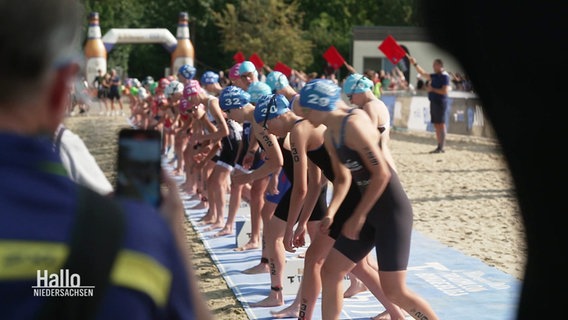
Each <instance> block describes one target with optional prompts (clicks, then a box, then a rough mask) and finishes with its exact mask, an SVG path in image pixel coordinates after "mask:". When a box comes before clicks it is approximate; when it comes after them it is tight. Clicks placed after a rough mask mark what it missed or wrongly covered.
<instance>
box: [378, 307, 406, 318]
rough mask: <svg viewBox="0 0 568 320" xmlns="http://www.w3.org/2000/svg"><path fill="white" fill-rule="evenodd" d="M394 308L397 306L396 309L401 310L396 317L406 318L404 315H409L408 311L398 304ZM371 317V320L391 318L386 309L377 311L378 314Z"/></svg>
mask: <svg viewBox="0 0 568 320" xmlns="http://www.w3.org/2000/svg"><path fill="white" fill-rule="evenodd" d="M396 308H398V311H400V312H401V313H400V317H401V318H398V319H400V320H404V319H406V316H409V314H408V312H406V311H404V310H403V309H402V308H400V307H398V306H397V307H396ZM371 319H373V320H391V319H393V318H392V317H391V315H390V313H389V312H388V311H387V310H385V311H383V312H381V313H379V314H378V315H376V316H374V317H373V318H371ZM395 320H397V319H395Z"/></svg>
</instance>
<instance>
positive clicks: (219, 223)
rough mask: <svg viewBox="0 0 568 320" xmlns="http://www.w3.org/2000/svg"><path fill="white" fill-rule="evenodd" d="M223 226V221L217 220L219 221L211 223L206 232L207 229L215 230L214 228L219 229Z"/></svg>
mask: <svg viewBox="0 0 568 320" xmlns="http://www.w3.org/2000/svg"><path fill="white" fill-rule="evenodd" d="M222 227H223V223H222V222H217V223H213V224H212V225H210V226H209V227H207V228H205V230H203V231H205V232H207V231H213V230H217V229H220V228H222Z"/></svg>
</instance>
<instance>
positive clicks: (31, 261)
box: [0, 0, 212, 320]
mask: <svg viewBox="0 0 568 320" xmlns="http://www.w3.org/2000/svg"><path fill="white" fill-rule="evenodd" d="M0 16H1V17H2V19H0V25H1V27H0V30H18V32H3V31H0V33H2V36H0V82H2V84H3V85H5V86H7V83H9V86H10V90H2V91H0V144H1V145H2V151H1V156H0V175H1V176H2V179H0V212H2V214H1V215H0V252H2V254H0V255H2V256H3V257H7V256H9V257H10V258H11V259H12V260H10V261H12V262H13V263H10V264H3V267H2V268H1V269H0V297H1V298H0V310H1V313H2V317H3V318H11V319H13V318H21V319H37V318H39V315H40V314H44V315H45V314H46V313H43V312H46V311H47V314H49V310H48V309H45V308H46V306H47V305H49V304H51V303H58V302H57V299H55V298H53V297H43V296H42V297H38V296H34V294H33V292H34V291H33V290H32V286H36V285H37V284H38V281H39V280H38V273H39V272H43V271H45V272H46V273H50V274H52V275H53V273H52V272H55V273H59V272H60V270H58V269H59V268H61V266H65V265H67V264H68V263H69V261H68V259H67V258H68V254H69V252H71V255H73V253H76V252H78V251H79V252H81V254H83V255H84V256H86V257H88V258H90V259H92V258H94V257H93V256H92V252H93V251H95V250H98V249H101V248H93V247H90V246H88V245H87V246H84V245H81V244H80V243H75V242H73V241H72V240H70V239H74V237H73V236H71V235H73V234H75V232H74V231H75V230H77V227H78V226H77V225H76V223H79V224H80V222H78V221H82V220H78V219H77V218H78V217H84V216H92V215H97V216H102V217H107V216H106V215H105V214H104V213H105V212H108V211H107V210H108V208H109V207H115V208H116V209H117V210H116V212H115V213H116V215H115V216H112V220H111V219H109V218H108V217H107V219H106V220H103V221H101V223H98V224H96V225H93V226H91V225H88V226H85V225H83V226H82V227H83V229H84V228H85V227H90V228H97V230H94V231H93V232H96V234H98V235H101V237H106V236H107V235H108V234H109V232H110V231H111V227H112V226H113V225H114V224H113V223H112V222H113V221H116V220H118V219H120V220H122V221H123V222H124V223H123V224H121V225H120V227H119V230H120V231H121V232H120V239H119V240H120V241H118V243H115V244H116V246H117V248H118V251H117V253H116V257H115V259H113V261H112V262H113V263H112V264H111V266H110V268H111V270H110V273H109V274H107V273H106V272H105V274H104V277H103V278H104V279H102V280H103V281H104V282H105V283H108V285H105V286H103V287H99V286H95V287H94V288H92V290H93V295H92V297H90V298H94V299H97V301H93V300H92V299H91V300H89V297H84V299H83V298H82V297H81V299H72V298H68V297H62V299H63V302H64V303H63V304H58V306H60V307H61V309H59V310H60V311H61V314H65V315H75V316H68V317H61V316H56V317H49V316H46V317H45V318H48V319H63V318H72V319H87V318H92V319H172V318H176V319H191V320H193V319H200V320H201V319H207V320H208V319H212V315H211V312H210V311H209V310H208V307H207V305H206V303H205V300H204V299H203V297H202V296H201V293H200V292H199V288H198V286H197V279H196V277H195V275H194V271H193V269H192V264H191V258H190V257H189V255H188V252H190V251H189V250H190V248H189V246H188V244H187V243H186V242H185V239H184V237H185V230H184V228H183V225H184V219H185V217H184V210H183V204H182V203H181V200H180V199H179V194H178V191H177V186H176V184H175V182H174V181H173V180H172V179H170V178H169V177H168V176H167V175H165V174H164V172H163V171H162V176H161V177H162V179H163V182H164V188H163V191H164V193H163V194H162V202H161V205H160V207H159V209H158V208H155V207H153V206H151V205H149V204H147V203H144V202H142V201H139V200H135V199H127V198H120V199H118V198H109V197H105V196H102V195H100V194H98V193H96V192H94V191H92V190H89V189H86V188H85V187H83V186H81V185H79V184H77V183H75V182H74V181H72V180H71V179H70V178H69V177H68V176H67V175H66V172H65V169H64V168H63V165H62V163H61V159H60V157H59V154H58V153H56V152H54V150H53V135H54V133H55V131H56V129H57V127H58V126H59V124H61V123H62V121H63V119H64V115H65V110H66V102H67V97H68V96H69V90H70V88H69V83H72V80H73V78H74V77H76V76H78V72H79V71H80V66H81V61H80V60H77V57H80V53H79V52H76V51H75V50H76V48H78V47H79V45H80V43H79V40H80V39H79V35H78V32H80V31H81V30H83V28H82V25H83V18H84V16H85V15H84V14H83V12H82V7H81V6H80V5H79V2H77V1H69V0H53V1H35V0H22V1H19V2H18V4H17V5H14V4H13V3H10V2H7V1H1V2H0ZM22 17H26V19H22ZM30 21H33V22H34V23H33V24H30V23H29V22H30ZM22 37H23V38H24V39H27V40H26V41H20V40H18V39H22ZM30 89H33V90H30ZM83 194H87V195H89V198H90V200H91V201H92V202H95V203H97V204H98V205H97V206H95V207H93V208H83V209H81V207H82V206H81V202H80V199H79V196H81V195H83ZM99 207H102V209H97V208H99ZM85 211H86V212H85ZM105 222H108V223H105ZM76 246H78V250H77V247H76ZM4 253H8V255H4ZM94 262H95V263H94V264H90V263H86V264H85V263H83V265H84V268H85V269H86V270H88V271H89V272H87V273H89V274H91V273H94V274H95V275H96V274H99V272H100V270H99V269H95V267H94V265H96V261H94ZM61 270H62V269H61ZM68 271H69V270H68ZM111 275H112V276H111ZM78 276H79V278H82V276H84V278H82V279H92V277H87V274H78ZM50 279H51V278H50ZM74 279H77V278H74ZM148 284H149V285H148ZM80 285H81V286H92V285H93V283H86V282H81V283H80ZM98 298H100V299H98ZM77 300H81V301H83V302H84V303H88V302H87V301H93V303H96V305H94V311H93V312H91V313H88V314H84V313H83V311H82V310H84V309H81V308H79V309H76V308H73V309H72V308H70V307H67V306H71V307H73V306H76V304H74V302H73V301H77Z"/></svg>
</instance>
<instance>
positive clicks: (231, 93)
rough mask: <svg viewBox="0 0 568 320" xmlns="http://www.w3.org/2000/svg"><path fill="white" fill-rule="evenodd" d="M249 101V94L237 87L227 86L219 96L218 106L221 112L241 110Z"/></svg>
mask: <svg viewBox="0 0 568 320" xmlns="http://www.w3.org/2000/svg"><path fill="white" fill-rule="evenodd" d="M249 101H250V94H249V93H248V92H246V91H245V90H243V89H241V88H239V87H237V86H228V87H226V88H224V89H223V90H222V91H221V94H220V95H219V106H220V107H221V109H222V110H223V111H227V110H231V109H236V108H242V107H243V106H244V105H246V104H247V103H249Z"/></svg>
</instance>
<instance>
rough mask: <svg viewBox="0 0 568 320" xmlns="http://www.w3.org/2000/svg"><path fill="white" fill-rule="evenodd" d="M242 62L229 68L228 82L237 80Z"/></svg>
mask: <svg viewBox="0 0 568 320" xmlns="http://www.w3.org/2000/svg"><path fill="white" fill-rule="evenodd" d="M241 64H242V62H239V63H236V64H235V65H234V66H232V67H231V69H230V70H229V79H230V80H236V79H239V77H240V73H239V67H240V66H241Z"/></svg>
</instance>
